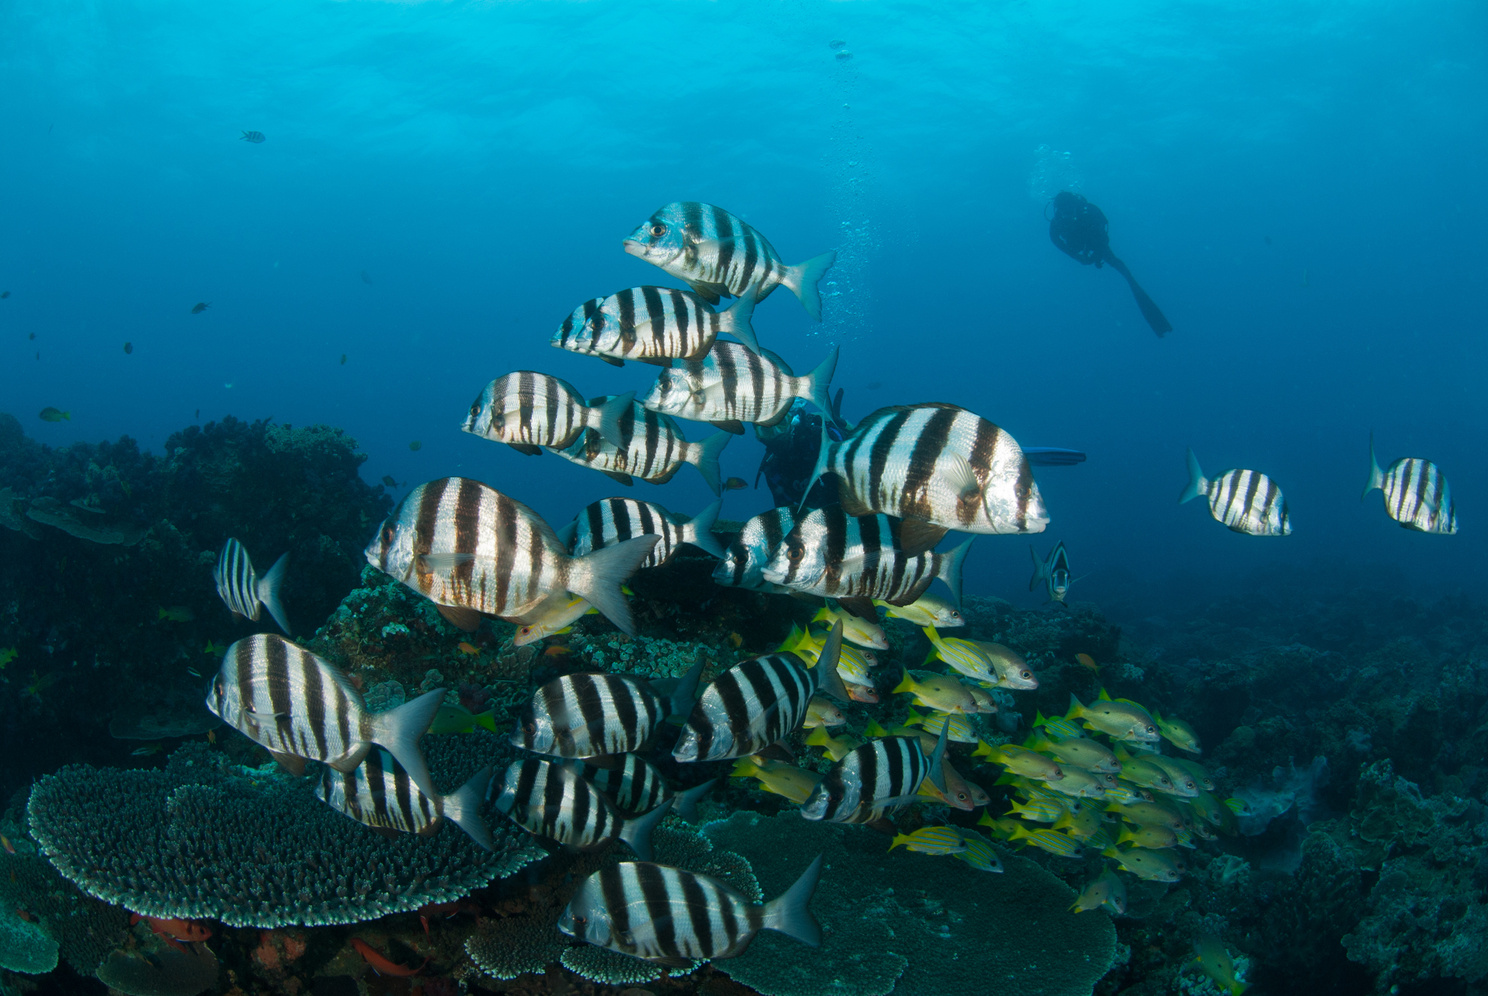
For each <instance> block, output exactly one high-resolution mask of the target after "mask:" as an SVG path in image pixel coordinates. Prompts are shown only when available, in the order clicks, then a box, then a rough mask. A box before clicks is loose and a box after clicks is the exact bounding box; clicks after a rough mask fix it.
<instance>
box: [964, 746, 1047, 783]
mask: <svg viewBox="0 0 1488 996" xmlns="http://www.w3.org/2000/svg"><path fill="white" fill-rule="evenodd" d="M971 756H972V757H985V758H987V760H988V762H989V763H991V764H1000V765H1002V766H1003V767H1004V768H1006V769H1007V770H1008V771H1009V772H1011V773H1012V774H1015V775H1022V776H1023V777H1024V778H1032V779H1034V780H1035V781H1040V782H1057V781H1059V779H1061V778H1063V777H1064V769H1063V768H1061V767H1060V766H1059V762H1058V761H1055V760H1054V759H1053V758H1048V757H1045V756H1044V755H1042V754H1039V753H1036V752H1034V751H1031V750H1028V749H1026V748H1023V747H1019V746H1017V745H1015V744H1002V745H1000V746H996V747H994V746H993V745H992V744H989V743H987V742H986V741H981V742H980V743H979V744H978V746H977V749H976V750H974V751H972V752H971Z"/></svg>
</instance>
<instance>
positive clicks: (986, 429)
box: [807, 403, 1049, 601]
mask: <svg viewBox="0 0 1488 996" xmlns="http://www.w3.org/2000/svg"><path fill="white" fill-rule="evenodd" d="M823 474H835V475H837V477H838V478H839V480H840V482H841V484H840V486H839V488H838V500H839V502H841V504H842V506H843V508H844V509H846V510H847V511H848V512H849V514H853V515H866V514H875V513H876V514H883V515H894V516H898V517H900V518H903V519H918V520H923V521H924V522H928V523H931V524H933V525H936V526H940V527H943V528H946V529H958V530H962V531H964V532H971V533H1038V532H1043V530H1044V527H1045V526H1046V525H1047V524H1048V522H1049V514H1048V512H1047V511H1046V510H1045V509H1044V500H1043V498H1042V497H1041V496H1040V495H1039V490H1038V485H1037V484H1035V483H1034V480H1033V470H1032V468H1031V467H1030V466H1029V463H1028V458H1027V457H1026V456H1024V455H1023V451H1022V450H1021V449H1020V448H1019V446H1018V443H1017V442H1016V441H1015V440H1014V439H1013V437H1012V436H1010V435H1008V434H1007V433H1006V432H1004V431H1003V430H1002V429H999V428H998V427H997V426H995V425H993V424H992V423H991V422H988V421H987V420H986V419H984V418H981V417H980V416H978V415H976V414H975V413H973V412H969V411H967V410H966V409H964V408H958V407H957V406H955V405H947V404H940V403H930V404H921V405H899V406H894V407H889V408H880V409H879V410H878V411H876V412H873V413H872V414H871V415H869V416H868V417H867V418H865V419H863V420H862V421H861V422H859V423H858V424H857V425H856V426H855V427H854V428H853V430H852V431H851V432H849V433H847V434H846V436H845V437H844V438H843V439H842V440H841V441H837V440H833V439H832V438H831V436H830V435H827V434H826V433H823V436H822V448H821V453H820V455H819V456H818V457H817V462H816V468H815V470H814V472H813V474H812V480H813V481H814V480H815V479H816V478H818V477H820V476H822V475H823ZM807 489H808V490H810V487H809V482H808V488H807ZM888 601H893V599H888Z"/></svg>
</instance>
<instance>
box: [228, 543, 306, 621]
mask: <svg viewBox="0 0 1488 996" xmlns="http://www.w3.org/2000/svg"><path fill="white" fill-rule="evenodd" d="M288 564H289V554H287V553H286V554H284V555H283V556H281V557H280V558H279V559H278V560H276V561H274V566H273V567H270V568H269V573H267V574H265V575H264V576H263V577H259V576H258V574H257V573H256V572H255V571H254V570H253V561H251V560H249V559H248V551H247V550H245V549H244V548H243V544H242V543H239V542H238V541H237V540H235V539H232V538H231V537H229V538H228V541H227V543H226V544H225V545H224V546H223V547H222V552H221V553H219V554H218V555H217V566H216V568H215V569H214V570H213V571H212V578H213V580H215V581H216V582H217V594H218V595H220V596H222V601H223V602H224V603H226V605H227V607H228V609H229V610H230V611H231V612H232V614H233V615H235V616H242V617H243V618H244V619H247V620H248V621H249V622H258V617H259V616H260V615H262V614H263V610H264V609H268V610H269V615H271V616H273V617H274V622H276V623H278V624H279V628H280V629H282V630H284V632H285V633H288V632H289V623H288V622H286V621H285V619H284V606H282V605H280V604H279V586H280V585H282V584H283V583H284V569H285V567H286V566H287V565H288Z"/></svg>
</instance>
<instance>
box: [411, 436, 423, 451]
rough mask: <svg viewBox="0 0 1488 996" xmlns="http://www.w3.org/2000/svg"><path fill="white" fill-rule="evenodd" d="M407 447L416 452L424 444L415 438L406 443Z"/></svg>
mask: <svg viewBox="0 0 1488 996" xmlns="http://www.w3.org/2000/svg"><path fill="white" fill-rule="evenodd" d="M408 448H409V449H411V450H413V452H415V453H417V452H418V451H419V450H421V449H423V448H424V444H423V443H421V442H419V441H418V440H417V439H415V440H414V441H413V442H411V443H409V444H408Z"/></svg>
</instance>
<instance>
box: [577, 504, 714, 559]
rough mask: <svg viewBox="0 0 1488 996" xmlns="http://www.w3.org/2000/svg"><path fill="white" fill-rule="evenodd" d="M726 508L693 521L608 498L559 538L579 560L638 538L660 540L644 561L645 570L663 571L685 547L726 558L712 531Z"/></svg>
mask: <svg viewBox="0 0 1488 996" xmlns="http://www.w3.org/2000/svg"><path fill="white" fill-rule="evenodd" d="M722 508H723V502H722V501H721V500H720V501H715V502H714V503H713V504H711V505H709V506H708V507H707V508H705V509H703V510H702V511H701V512H699V513H698V514H697V515H695V516H693V517H692V518H691V519H684V518H682V517H681V516H679V515H673V514H672V513H671V512H668V511H667V510H666V509H664V508H662V507H661V506H660V505H654V504H652V503H651V502H649V501H636V500H635V499H634V498H605V499H603V500H602V501H597V502H594V503H593V504H590V505H586V506H585V507H584V510H583V511H581V512H580V513H579V514H578V516H577V517H576V518H575V519H574V520H573V521H572V522H570V523H569V524H568V525H566V526H564V527H563V528H562V529H560V530H558V538H559V539H560V540H562V541H563V542H564V543H566V544H567V545H568V547H569V549H570V550H571V551H572V552H573V555H574V556H575V557H582V556H584V555H585V554H588V553H592V552H593V551H595V550H602V549H604V548H605V547H609V546H614V545H615V544H616V543H623V542H625V541H626V540H628V539H634V538H635V537H637V536H659V537H660V540H659V541H658V542H657V544H656V547H655V549H653V550H652V551H651V555H650V556H649V557H647V558H646V559H645V560H643V561H641V567H642V568H646V567H660V566H661V565H662V564H664V563H666V562H667V561H668V560H671V559H672V554H674V553H676V552H677V547H679V546H681V545H682V544H683V543H687V544H690V545H692V546H695V547H697V548H698V549H700V550H702V551H703V552H705V553H710V554H712V555H713V556H715V557H722V556H723V547H721V546H719V544H718V540H716V539H714V537H713V534H712V533H711V532H710V531H709V530H711V529H712V528H713V523H714V522H715V521H717V519H718V512H719V510H720V509H722Z"/></svg>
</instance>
